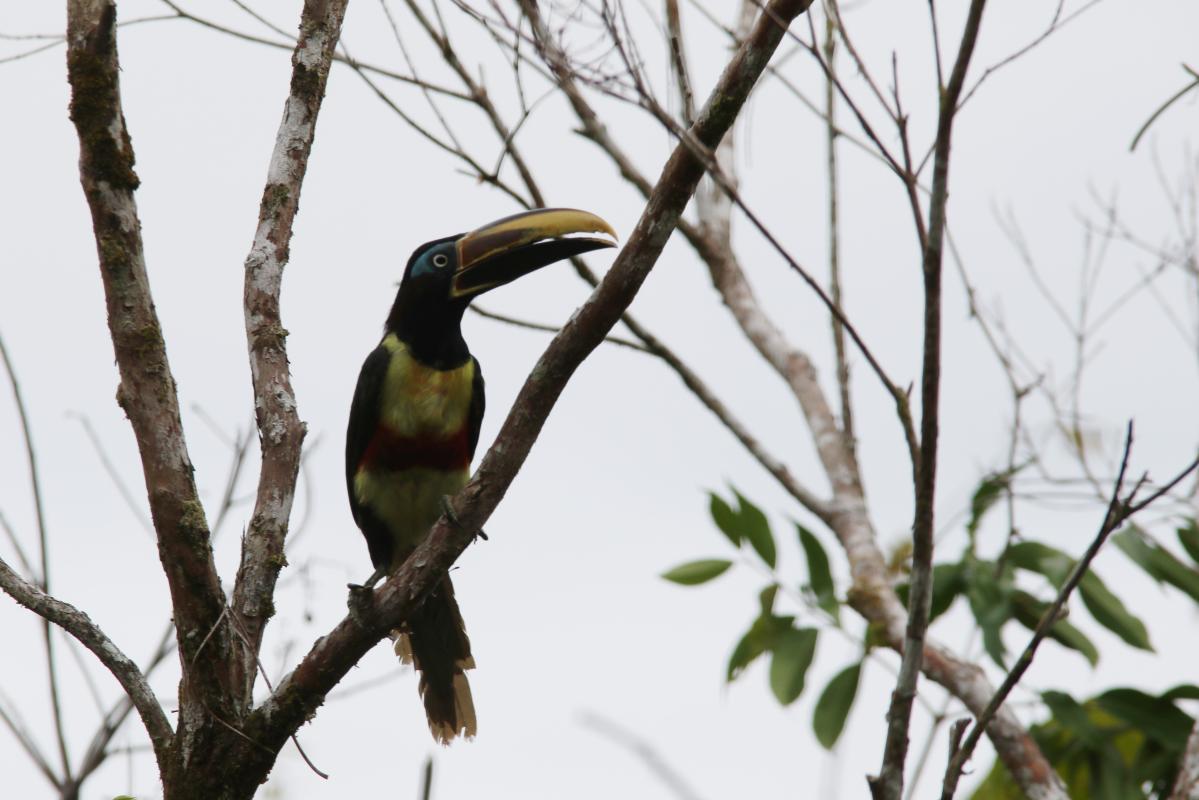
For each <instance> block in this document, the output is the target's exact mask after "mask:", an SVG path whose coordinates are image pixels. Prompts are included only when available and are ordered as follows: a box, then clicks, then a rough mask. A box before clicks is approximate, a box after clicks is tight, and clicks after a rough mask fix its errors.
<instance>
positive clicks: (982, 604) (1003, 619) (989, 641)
mask: <svg viewBox="0 0 1199 800" xmlns="http://www.w3.org/2000/svg"><path fill="white" fill-rule="evenodd" d="M969 573H970V574H969V577H968V578H967V586H966V599H968V600H969V601H970V611H971V613H973V614H974V618H975V619H976V620H977V621H978V625H979V627H980V628H981V629H982V632H983V647H984V648H985V649H986V651H987V655H989V656H990V657H991V659H992V660H994V662H995V663H996V664H998V665H999V666H1000V667H1006V664H1005V663H1004V659H1005V657H1006V655H1007V649H1006V648H1005V647H1004V644H1003V626H1004V625H1005V624H1006V623H1007V621H1008V620H1009V619H1011V618H1012V603H1011V592H1012V587H1011V584H1010V581H1007V580H1003V579H998V580H997V579H996V578H995V565H994V564H992V563H990V562H987V561H978V562H974V563H973V564H972V565H971V567H970V569H969Z"/></svg>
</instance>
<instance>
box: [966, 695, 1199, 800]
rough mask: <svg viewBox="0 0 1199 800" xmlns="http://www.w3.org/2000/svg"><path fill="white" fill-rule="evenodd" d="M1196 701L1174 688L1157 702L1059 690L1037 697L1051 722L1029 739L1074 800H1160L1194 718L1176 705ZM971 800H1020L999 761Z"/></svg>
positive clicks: (1147, 697) (1149, 697)
mask: <svg viewBox="0 0 1199 800" xmlns="http://www.w3.org/2000/svg"><path fill="white" fill-rule="evenodd" d="M1191 696H1199V687H1194V686H1189V685H1188V686H1179V687H1175V688H1174V689H1171V690H1170V691H1169V692H1166V693H1164V694H1162V695H1160V696H1153V695H1150V694H1146V693H1145V692H1142V691H1140V690H1138V689H1127V688H1121V689H1109V690H1108V691H1106V692H1104V693H1103V694H1100V695H1098V696H1096V697H1093V698H1091V699H1089V700H1086V701H1084V702H1081V703H1080V702H1078V701H1077V700H1075V699H1074V698H1073V697H1071V696H1070V695H1068V694H1066V693H1064V692H1045V693H1044V694H1042V696H1041V699H1042V700H1043V701H1044V702H1045V705H1046V706H1047V707H1048V708H1049V710H1050V712H1051V713H1052V716H1051V717H1050V719H1049V720H1048V721H1046V722H1045V723H1043V724H1041V725H1037V726H1035V727H1034V728H1033V729H1032V735H1033V737H1034V738H1035V739H1036V740H1037V743H1038V744H1039V745H1040V746H1041V749H1042V750H1043V751H1044V753H1045V756H1046V758H1048V759H1049V761H1050V763H1051V764H1052V765H1053V767H1054V769H1056V770H1057V772H1058V774H1059V775H1061V776H1062V779H1063V780H1064V781H1065V782H1066V788H1067V789H1068V791H1069V793H1070V797H1072V798H1078V799H1079V800H1084V799H1085V800H1090V799H1091V798H1094V799H1095V800H1158V799H1159V798H1165V797H1166V796H1168V795H1169V792H1170V787H1171V784H1172V783H1173V780H1174V775H1175V773H1176V772H1177V770H1178V762H1179V759H1180V757H1181V755H1182V752H1183V749H1184V748H1185V747H1186V740H1187V736H1188V734H1189V733H1190V730H1191V726H1192V725H1193V724H1194V720H1192V719H1191V717H1190V716H1189V715H1188V714H1187V713H1186V712H1184V711H1182V710H1181V709H1180V708H1178V706H1177V705H1176V704H1175V701H1176V700H1178V699H1180V698H1183V697H1191ZM972 797H973V800H1020V799H1021V798H1022V797H1023V795H1022V794H1021V792H1020V790H1019V789H1018V788H1017V787H1016V786H1015V784H1014V783H1012V780H1011V778H1010V777H1009V776H1008V774H1007V770H1005V769H1004V768H1003V766H1002V765H1001V764H999V763H998V762H996V764H995V766H994V767H993V768H992V769H991V772H990V773H989V774H988V775H987V777H986V779H985V780H984V781H983V782H982V784H980V785H979V787H978V789H977V790H976V791H975V793H974V794H973V795H972Z"/></svg>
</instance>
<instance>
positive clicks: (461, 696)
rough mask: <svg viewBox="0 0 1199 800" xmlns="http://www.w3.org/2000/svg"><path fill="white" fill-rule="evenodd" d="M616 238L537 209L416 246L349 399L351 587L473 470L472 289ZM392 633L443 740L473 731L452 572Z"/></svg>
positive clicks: (406, 550) (478, 414)
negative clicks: (356, 552) (354, 541)
mask: <svg viewBox="0 0 1199 800" xmlns="http://www.w3.org/2000/svg"><path fill="white" fill-rule="evenodd" d="M615 240H616V234H615V232H614V231H613V230H612V227H611V226H610V225H608V223H607V222H605V221H604V220H603V219H601V218H600V217H598V216H596V215H594V214H591V213H589V212H586V211H579V210H576V209H568V208H542V209H534V210H531V211H525V212H521V213H518V214H514V215H512V216H508V217H504V218H503V219H499V220H496V221H495V222H491V223H488V224H486V225H483V226H482V227H479V228H476V229H474V230H472V231H470V232H469V233H465V234H458V235H456V236H448V237H445V238H441V239H435V240H433V241H430V242H426V243H425V244H423V245H421V246H420V247H418V248H416V250H415V251H414V252H413V253H412V256H411V257H410V258H409V259H408V263H407V265H406V267H405V268H404V273H403V277H402V279H401V281H400V286H399V289H398V291H397V292H396V296H395V301H394V303H393V304H392V306H391V311H390V313H389V314H388V315H387V320H386V322H385V323H384V326H383V338H382V339H381V340H380V342H379V344H378V345H377V346H376V347H375V349H374V350H372V351H371V352H370V354H369V355H368V356H367V357H366V361H365V362H364V363H363V365H362V369H361V371H360V372H359V375H358V383H357V386H356V387H355V390H354V398H353V401H352V402H351V405H350V418H349V424H348V426H347V429H346V489H347V491H348V493H349V500H350V510H351V512H352V513H353V517H354V521H355V523H356V524H357V526H358V528H359V529H360V530H361V532H362V535H363V536H364V537H365V539H366V546H367V550H368V552H369V554H370V559H371V563H372V565H373V566H374V568H375V571H374V573H372V575H371V576H370V577H369V578H368V579H367V581H366V582H365V583H364V584H362V585H355V584H351V585H350V588H351V592H352V593H353V592H355V591H359V592H361V591H370V590H371V587H373V586H374V585H375V584H376V583H378V581H379V580H381V579H382V578H384V577H386V576H388V575H390V574H392V573H394V572H395V571H396V570H397V569H398V568H399V567H400V566H401V565H402V564H403V563H404V561H405V559H407V558H408V556H409V555H410V554H411V553H412V551H413V550H415V549H416V547H417V546H418V545H419V544H420V543H421V542H422V541H424V539H425V538H426V537H427V536H428V533H429V530H430V528H431V527H432V526H433V524H434V523H435V522H436V521H437V520H438V519H439V518H440V517H441V515H442V514H443V513H447V512H449V510H450V506H449V502H448V498H450V497H452V496H453V495H455V494H456V493H457V492H458V491H459V490H460V489H461V488H462V487H463V486H465V485H466V483H467V480H468V479H469V477H470V464H471V461H472V459H473V458H474V454H475V447H476V445H477V444H478V442H479V430H480V427H481V425H482V422H483V409H484V391H483V388H484V387H483V373H482V371H481V370H480V367H479V362H478V360H477V359H475V357H474V356H472V355H471V353H470V350H469V348H468V347H467V345H466V341H465V340H464V339H463V338H462V327H461V323H462V315H463V314H464V313H465V311H466V308H467V306H468V305H469V304H470V302H471V300H473V299H474V298H475V297H477V296H478V295H480V294H482V293H483V292H487V291H490V290H492V289H494V288H496V287H499V286H503V285H504V284H507V283H510V282H512V281H514V280H516V279H518V278H520V277H521V276H524V275H527V274H529V273H531V272H533V271H535V270H538V269H540V268H542V267H544V266H547V265H549V264H552V263H554V262H557V261H561V260H563V259H566V258H570V257H573V256H576V255H580V254H582V253H586V252H590V251H593V250H598V249H600V248H604V247H614V246H615ZM450 516H451V518H452V512H450ZM480 533H481V532H480ZM392 639H393V643H394V648H395V652H396V655H397V656H399V657H400V660H401V661H402V662H403V663H407V664H412V665H413V666H414V667H415V668H416V670H418V671H419V673H420V683H419V690H420V695H421V698H422V700H423V702H424V707H425V714H426V716H427V717H428V723H429V730H430V731H431V732H432V734H433V738H434V740H435V741H437V742H438V743H440V744H449V743H450V742H451V741H452V740H454V739H455V738H456V737H458V736H460V735H463V736H465V737H466V738H467V739H470V738H473V737H474V736H475V734H476V733H477V731H478V722H477V719H476V716H475V709H474V700H473V698H472V697H471V692H470V684H469V683H468V682H467V679H466V673H465V671H466V670H468V669H473V668H474V665H475V662H474V658H473V656H472V655H471V649H470V640H469V639H468V638H467V635H466V627H465V625H464V623H463V621H462V614H461V612H460V611H459V609H458V603H457V601H456V600H455V599H454V587H453V584H452V583H451V582H450V577H449V575H446V576H445V577H443V578H442V579H441V581H440V582H439V584H438V585H437V586H436V588H434V590H433V591H432V592H431V593H430V594H429V596H428V597H427V598H426V599H425V601H424V603H423V604H422V605H421V606H420V607H419V608H417V609H415V610H414V611H413V612H412V613H411V614H410V616H409V618H408V619H407V621H406V622H405V623H404V624H403V626H402V627H401V628H400V629H398V630H395V631H392Z"/></svg>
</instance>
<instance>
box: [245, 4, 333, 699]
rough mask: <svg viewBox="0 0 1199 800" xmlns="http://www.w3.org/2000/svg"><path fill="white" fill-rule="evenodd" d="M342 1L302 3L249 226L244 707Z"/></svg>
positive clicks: (272, 549)
mask: <svg viewBox="0 0 1199 800" xmlns="http://www.w3.org/2000/svg"><path fill="white" fill-rule="evenodd" d="M346 4H347V0H306V2H305V3H304V11H303V14H302V16H301V18H300V36H299V39H298V40H297V41H296V49H295V52H294V53H293V54H292V59H291V63H292V73H291V91H290V94H289V95H288V98H287V102H286V104H285V105H284V108H283V120H282V122H280V123H279V132H278V134H277V136H276V138H275V149H274V152H272V154H271V161H270V167H269V169H268V171H267V180H266V188H265V189H264V190H263V192H262V204H261V206H260V208H259V212H258V229H257V231H256V232H255V234H254V243H253V245H252V246H251V247H250V254H249V255H248V256H247V257H246V267H245V269H246V280H245V296H244V301H245V317H246V338H247V340H248V344H249V350H250V371H251V374H252V376H253V384H254V410H255V413H256V415H257V421H258V433H259V444H260V446H261V448H262V470H261V472H260V473H259V479H258V494H257V499H256V500H255V502H254V513H253V516H252V517H251V518H250V524H249V527H248V528H247V530H246V535H245V539H244V541H243V544H242V552H241V564H240V566H239V567H238V571H237V582H236V584H235V586H234V589H233V610H234V613H235V614H236V615H237V619H238V622H239V628H240V630H241V631H243V632H244V634H245V635H244V637H242V638H241V641H242V646H241V653H240V658H239V659H238V664H237V667H236V671H237V676H238V678H239V679H240V681H241V686H240V690H241V694H240V701H241V702H242V703H243V705H244V706H245V707H249V705H250V703H251V698H252V695H253V688H254V676H255V674H256V672H255V665H256V663H257V660H258V651H259V649H260V648H261V646H262V634H263V631H264V629H265V628H266V624H267V622H268V621H269V620H270V618H271V616H272V615H273V614H274V604H273V599H272V598H273V597H274V593H275V583H276V582H277V581H278V579H279V571H280V569H282V567H283V564H284V563H285V561H286V559H285V558H284V555H283V542H284V539H285V537H286V536H287V525H288V519H289V517H290V516H291V506H292V502H293V500H294V499H295V490H296V478H297V476H298V474H299V469H300V450H301V448H302V446H303V442H304V433H305V430H306V427H305V425H304V423H303V422H301V421H300V417H299V414H298V413H297V412H296V396H295V392H294V390H293V389H292V386H291V373H290V370H289V368H288V363H287V346H286V337H287V331H286V330H284V328H283V324H282V322H281V321H280V316H279V292H280V290H281V288H282V283H283V269H284V267H285V266H286V265H287V261H288V258H289V245H290V243H291V236H292V225H293V223H294V221H295V217H296V212H297V211H298V210H299V206H300V187H301V185H302V184H303V181H304V175H305V173H306V172H307V169H308V156H309V154H310V153H311V152H312V140H313V137H314V136H315V135H316V118H317V114H318V113H319V111H320V107H321V100H322V99H323V98H324V95H325V84H326V82H327V81H328V78H329V66H330V64H331V63H332V61H333V54H334V51H335V50H336V48H337V40H338V37H339V36H340V34H341V23H342V19H343V18H344V16H345V12H346Z"/></svg>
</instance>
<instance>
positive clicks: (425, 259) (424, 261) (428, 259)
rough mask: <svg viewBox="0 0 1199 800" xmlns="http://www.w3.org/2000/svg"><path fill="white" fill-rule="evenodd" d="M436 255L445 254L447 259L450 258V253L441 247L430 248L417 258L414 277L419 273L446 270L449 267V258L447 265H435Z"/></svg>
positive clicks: (413, 266)
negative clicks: (434, 258)
mask: <svg viewBox="0 0 1199 800" xmlns="http://www.w3.org/2000/svg"><path fill="white" fill-rule="evenodd" d="M435 255H441V256H444V257H445V258H446V259H449V255H448V254H446V253H445V252H443V251H442V250H441V249H440V248H438V249H435V250H429V251H428V252H426V253H423V254H422V255H421V256H420V258H418V259H417V260H416V263H415V264H413V265H412V275H413V277H417V276H419V275H425V274H433V273H437V272H443V271H444V270H446V269H447V268H448V267H449V261H448V260H447V261H446V266H444V267H438V266H435V265H434V264H433V257H434V256H435Z"/></svg>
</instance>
